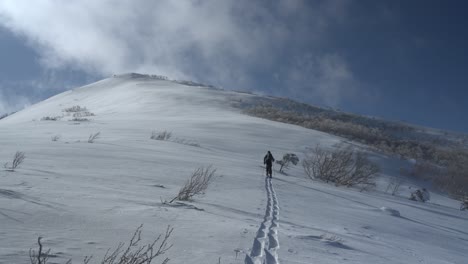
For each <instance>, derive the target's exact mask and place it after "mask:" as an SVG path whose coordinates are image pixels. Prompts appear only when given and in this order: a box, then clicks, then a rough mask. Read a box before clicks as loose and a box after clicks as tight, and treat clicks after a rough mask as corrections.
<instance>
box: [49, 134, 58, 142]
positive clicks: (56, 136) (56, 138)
mask: <svg viewBox="0 0 468 264" xmlns="http://www.w3.org/2000/svg"><path fill="white" fill-rule="evenodd" d="M50 139H51V140H52V141H58V140H59V139H60V135H55V136H52V137H51V138H50Z"/></svg>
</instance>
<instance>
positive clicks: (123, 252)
mask: <svg viewBox="0 0 468 264" xmlns="http://www.w3.org/2000/svg"><path fill="white" fill-rule="evenodd" d="M142 227H143V225H140V226H139V227H138V228H137V230H136V231H135V233H133V236H132V238H131V239H130V242H129V243H128V244H125V243H123V242H121V243H119V245H118V246H117V247H116V248H115V249H114V250H111V249H108V250H107V252H106V254H105V255H104V257H103V259H102V260H101V261H99V262H98V263H101V264H150V263H152V261H153V260H154V259H156V258H157V257H159V256H161V255H164V254H165V253H166V252H167V251H168V250H169V249H171V247H172V244H169V238H170V236H171V235H172V231H173V230H174V228H172V227H170V226H168V227H167V229H166V232H165V233H164V234H160V235H159V236H158V237H156V239H154V240H152V242H151V243H149V244H147V245H144V246H140V244H139V243H140V242H141V229H142ZM37 243H38V244H39V249H38V251H37V252H36V251H35V250H33V249H30V250H29V259H30V260H31V264H47V263H48V262H47V261H48V259H49V256H50V255H49V254H50V249H49V250H47V251H46V252H43V251H42V249H43V248H42V243H41V237H39V238H38V240H37ZM91 259H92V256H91V257H88V256H87V257H85V259H84V260H83V263H84V264H88V263H89V262H90V261H91ZM168 262H169V259H168V258H165V259H164V260H163V261H162V262H161V263H162V264H167V263H168ZM71 263H72V260H71V259H70V260H68V261H67V262H66V264H71Z"/></svg>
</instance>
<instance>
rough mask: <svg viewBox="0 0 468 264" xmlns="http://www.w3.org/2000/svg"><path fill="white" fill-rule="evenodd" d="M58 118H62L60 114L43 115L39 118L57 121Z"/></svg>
mask: <svg viewBox="0 0 468 264" xmlns="http://www.w3.org/2000/svg"><path fill="white" fill-rule="evenodd" d="M60 118H62V117H61V116H44V117H43V118H41V121H57V120H60Z"/></svg>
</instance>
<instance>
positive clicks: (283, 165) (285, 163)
mask: <svg viewBox="0 0 468 264" xmlns="http://www.w3.org/2000/svg"><path fill="white" fill-rule="evenodd" d="M276 163H278V164H279V165H280V170H279V171H280V172H283V169H287V168H289V166H290V165H291V163H292V164H293V165H297V163H299V158H298V157H297V156H296V154H294V153H286V154H284V155H283V159H282V160H277V161H276Z"/></svg>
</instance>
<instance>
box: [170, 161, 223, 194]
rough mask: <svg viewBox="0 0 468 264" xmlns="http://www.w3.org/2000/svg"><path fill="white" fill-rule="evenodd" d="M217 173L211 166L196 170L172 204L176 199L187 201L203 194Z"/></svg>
mask: <svg viewBox="0 0 468 264" xmlns="http://www.w3.org/2000/svg"><path fill="white" fill-rule="evenodd" d="M215 173H216V169H214V168H213V167H212V166H211V165H210V166H208V167H206V168H205V167H200V168H198V169H196V170H195V171H194V172H193V173H192V176H191V177H190V179H188V180H187V182H186V183H185V185H184V186H183V187H182V188H181V189H180V190H179V193H178V194H177V196H176V197H175V198H174V199H172V200H171V201H170V202H173V201H175V200H176V199H177V200H179V201H187V200H190V199H191V198H192V197H193V196H195V195H198V194H203V193H204V192H205V191H206V189H207V188H208V186H209V185H210V183H211V181H212V180H213V179H214V177H215Z"/></svg>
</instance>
